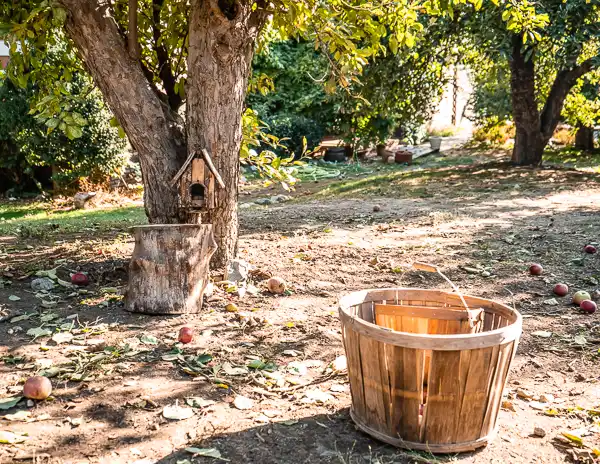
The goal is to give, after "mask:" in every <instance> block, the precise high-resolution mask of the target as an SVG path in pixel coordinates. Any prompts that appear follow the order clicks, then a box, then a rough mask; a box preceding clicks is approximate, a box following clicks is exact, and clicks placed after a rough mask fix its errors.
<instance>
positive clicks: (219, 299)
mask: <svg viewBox="0 0 600 464" xmlns="http://www.w3.org/2000/svg"><path fill="white" fill-rule="evenodd" d="M459 155H462V154H460V153H457V154H454V155H450V158H451V157H452V156H456V157H458V156H459ZM476 161H477V162H476V163H475V164H473V163H472V164H469V165H464V166H463V165H458V166H457V165H449V166H439V165H438V166H433V167H427V166H421V167H419V168H418V169H417V168H416V169H408V170H407V169H404V170H402V171H399V172H398V173H390V172H388V171H386V173H385V174H382V176H379V177H377V173H375V174H374V175H375V177H373V176H371V177H369V178H367V180H365V176H364V175H362V176H359V177H356V178H345V179H342V180H330V181H326V182H319V183H314V182H310V183H305V184H303V185H302V186H301V187H299V188H298V190H297V191H296V192H295V193H294V194H293V196H294V197H295V198H294V199H293V200H292V201H289V202H285V203H278V204H273V205H267V206H250V207H244V208H242V209H241V242H240V256H241V258H243V259H245V260H247V261H249V262H250V263H252V264H253V265H254V266H255V267H256V268H257V269H258V270H260V271H262V273H257V274H256V275H255V277H254V285H255V286H256V287H257V289H258V290H257V292H256V293H255V294H251V293H254V292H252V291H251V292H248V293H246V295H245V296H244V297H243V298H240V297H238V296H236V295H235V294H234V293H227V292H226V291H223V290H222V289H220V288H219V287H218V286H217V287H216V289H215V292H214V293H213V295H212V296H211V297H209V299H208V302H207V304H206V305H205V308H204V310H203V313H202V314H199V315H195V316H186V317H150V316H144V315H136V314H130V313H127V312H126V311H124V309H123V303H122V296H121V295H122V293H123V291H124V288H125V283H126V267H127V257H128V256H129V255H130V253H131V251H132V248H133V243H132V240H131V238H130V237H129V235H127V234H126V233H124V231H121V230H115V231H114V232H112V233H110V234H107V235H102V236H98V235H97V234H94V231H93V225H90V228H91V229H92V230H87V231H85V230H84V231H82V232H81V234H74V235H70V236H66V237H65V236H62V235H61V234H60V231H58V232H57V233H55V234H54V235H52V236H49V237H47V238H45V239H44V240H32V239H27V240H19V239H17V238H16V237H3V238H2V239H0V270H1V271H2V272H3V273H4V277H3V282H4V284H3V286H0V287H1V288H0V309H2V311H3V313H2V314H4V317H3V318H2V322H1V323H0V356H1V357H2V361H3V362H2V364H0V407H1V405H2V399H3V398H12V397H18V396H20V392H21V390H22V386H21V382H22V381H23V380H24V379H25V378H27V377H28V376H30V375H33V374H34V373H35V372H40V371H43V372H44V373H45V374H46V375H48V376H50V377H52V383H53V387H54V391H53V399H52V400H51V401H45V402H38V403H37V404H34V405H29V406H28V405H27V403H26V401H25V400H22V401H21V402H20V403H19V404H18V405H17V406H15V407H13V408H11V409H5V410H0V415H2V417H1V418H0V430H1V431H3V432H6V431H10V432H13V433H14V435H9V436H8V437H9V438H10V439H11V440H13V441H18V442H19V441H20V443H13V444H6V443H5V444H0V463H9V462H11V463H12V462H22V461H25V462H26V461H27V460H29V461H33V462H38V463H88V462H89V463H137V464H142V463H144V464H145V463H160V464H167V463H169V464H171V463H172V464H175V463H177V464H187V463H191V462H195V463H209V462H219V461H220V460H227V461H229V462H232V463H256V464H268V463H273V464H275V463H277V464H300V463H346V464H350V463H357V464H358V463H380V464H387V463H411V462H448V461H451V462H459V463H559V462H565V461H567V462H573V461H576V462H577V461H579V462H591V460H592V459H594V458H593V456H594V452H593V448H594V447H596V446H599V444H600V439H599V433H598V432H599V429H598V425H597V424H596V421H597V415H598V414H600V410H598V409H596V408H599V407H600V384H599V383H598V381H599V378H600V370H599V369H598V361H599V360H598V356H599V355H598V348H599V347H600V319H599V318H600V315H599V314H600V313H596V314H593V315H587V314H582V313H581V312H580V311H579V310H578V309H576V308H575V307H574V306H573V305H571V304H570V299H569V297H565V298H560V297H556V296H555V295H553V294H552V288H553V285H554V284H555V283H557V282H563V283H566V284H568V285H569V286H570V287H571V289H572V291H574V290H587V291H589V292H590V293H592V294H593V296H594V298H595V299H596V300H598V299H599V298H598V297H599V293H598V291H599V289H600V287H599V280H600V255H599V254H595V255H586V254H584V253H583V252H582V249H583V247H584V245H586V244H588V243H594V242H600V176H599V175H597V174H594V173H591V172H578V171H571V170H566V169H548V168H546V169H541V170H529V169H515V168H511V167H510V166H509V165H508V164H506V163H504V162H503V160H502V159H491V158H486V157H483V158H478V159H477V160H476ZM266 194H272V193H271V191H264V190H259V191H254V192H253V193H252V194H250V195H243V196H242V200H243V202H249V201H251V200H253V199H255V198H258V197H261V196H265V195H266ZM375 205H377V206H379V208H380V210H381V211H377V212H375V211H374V206H375ZM376 209H377V208H376ZM415 260H419V261H425V262H429V263H432V264H436V265H438V266H440V267H441V268H442V269H443V270H444V272H445V273H446V274H447V275H448V276H449V277H450V279H451V280H452V281H453V282H454V283H456V284H457V285H459V286H460V288H461V289H462V290H463V291H464V292H465V293H467V294H473V295H478V296H483V297H486V298H491V299H495V300H498V301H501V302H505V303H507V304H510V305H512V304H513V303H514V305H515V306H516V308H517V309H518V310H519V311H520V312H521V313H522V314H523V317H524V331H523V337H522V340H521V343H520V345H519V350H518V353H517V356H516V359H515V361H514V364H513V367H512V370H511V374H510V377H509V382H508V385H507V387H506V390H505V397H506V398H505V399H506V403H505V406H506V407H505V408H503V409H502V410H501V411H500V416H499V428H498V435H497V438H496V439H495V440H494V442H493V443H492V444H491V445H489V446H488V447H486V448H484V449H482V450H480V451H477V452H474V453H466V454H461V455H453V456H432V455H430V454H427V453H412V452H404V451H401V450H398V449H395V448H392V447H389V446H386V445H384V444H382V443H380V442H377V441H375V440H373V439H371V438H369V437H368V436H367V435H365V434H363V433H361V432H359V431H357V430H356V428H355V427H354V425H353V423H352V421H351V420H350V417H349V412H348V411H349V407H350V404H351V398H350V392H349V387H348V381H347V376H346V374H345V372H344V371H343V370H342V371H341V372H340V371H339V370H336V369H335V367H337V364H335V366H332V363H333V362H334V360H336V359H337V358H338V357H339V356H341V355H343V353H344V350H343V346H342V342H341V334H340V322H339V320H338V316H337V301H338V298H339V295H340V294H343V293H347V292H351V291H354V290H359V289H365V288H383V287H393V286H396V285H398V284H399V282H400V279H402V281H401V285H402V286H414V287H423V288H446V287H445V285H444V282H443V281H442V280H441V279H439V278H437V277H436V276H434V275H430V274H424V273H420V272H407V273H406V274H404V273H403V271H406V270H408V269H409V266H410V264H411V263H412V262H413V261H415ZM532 262H538V263H541V264H542V265H543V267H544V273H543V274H542V275H541V276H531V275H529V273H528V266H529V264H530V263H532ZM57 267H58V269H57V272H56V274H57V277H58V278H59V279H62V280H68V277H69V272H71V271H75V270H83V271H85V272H87V273H88V274H89V276H90V279H91V285H90V286H88V287H85V288H81V289H73V288H66V287H63V286H61V285H60V283H58V284H57V285H56V287H55V288H54V289H53V290H51V291H50V293H49V294H43V293H40V292H37V295H36V292H34V291H33V290H32V288H31V282H32V280H33V279H34V278H36V276H35V275H34V274H35V272H37V271H40V270H49V269H53V268H57ZM266 275H275V276H280V277H282V278H283V279H285V280H286V282H288V284H289V290H290V292H289V294H287V295H284V296H272V295H270V294H268V293H267V292H266V291H265V283H264V281H263V280H261V279H262V278H263V277H265V276H266ZM571 293H572V292H571ZM15 297H18V298H20V299H18V300H17V299H16V298H15ZM553 299H554V301H552V300H553ZM230 303H234V304H235V305H236V306H237V310H236V308H233V307H231V306H229V308H228V309H229V310H228V309H227V305H228V304H230ZM230 310H233V311H230ZM19 316H21V317H20V318H19ZM15 317H17V318H18V319H16V320H15ZM184 324H187V325H190V326H192V327H193V328H194V330H195V332H196V337H195V339H194V341H193V342H192V343H191V344H189V345H185V346H183V347H181V346H179V347H178V346H177V345H176V339H175V337H176V332H177V331H178V330H179V328H180V327H181V326H183V325H184ZM32 329H33V330H32ZM45 329H49V331H50V332H52V331H54V333H58V332H60V333H62V334H63V336H62V337H61V336H59V337H56V336H53V337H52V338H50V337H49V336H48V335H49V334H48V333H47V332H45V331H44V330H45ZM28 331H29V333H28ZM36 334H37V335H40V336H39V337H38V338H37V339H35V340H33V338H34V337H35V335H36ZM64 334H67V335H64ZM338 361H339V360H338ZM198 363H200V364H198ZM248 365H250V366H252V367H251V368H247V367H245V366H248ZM517 392H518V394H517ZM240 397H242V399H241V400H240ZM236 398H237V400H236ZM245 398H247V399H250V400H251V401H249V400H247V399H245ZM176 402H177V403H178V405H179V406H186V407H187V405H188V404H192V405H193V406H194V408H192V409H193V415H192V416H191V417H190V418H187V419H183V420H179V421H177V420H169V419H166V418H165V417H163V410H164V408H165V407H167V406H172V405H174V404H176ZM240 406H241V407H242V409H240V408H239V407H240ZM511 409H512V410H511ZM20 411H22V412H20ZM535 427H538V428H540V429H542V430H543V432H544V433H545V436H543V437H540V436H536V435H534V428H535ZM564 433H566V434H567V436H572V438H571V439H569V438H566V437H565V435H563V434H564ZM538 435H543V433H541V432H540V431H538ZM3 439H4V440H6V435H3V434H2V432H0V442H1V441H2V440H3ZM190 448H197V450H196V453H193V452H189V451H186V449H190ZM207 450H211V451H207ZM192 451H193V450H192ZM198 451H200V453H205V454H206V453H208V454H213V455H217V453H218V456H220V459H219V458H215V457H207V456H199V455H197V454H198Z"/></svg>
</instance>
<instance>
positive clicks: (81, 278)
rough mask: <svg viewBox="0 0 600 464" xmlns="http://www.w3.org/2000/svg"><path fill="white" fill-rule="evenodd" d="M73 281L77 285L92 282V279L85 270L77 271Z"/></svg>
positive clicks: (72, 278) (72, 277)
mask: <svg viewBox="0 0 600 464" xmlns="http://www.w3.org/2000/svg"><path fill="white" fill-rule="evenodd" d="M71 283H73V284H75V285H88V284H89V283H90V279H89V278H88V276H87V275H86V274H84V273H83V272H76V273H75V274H73V275H72V276H71Z"/></svg>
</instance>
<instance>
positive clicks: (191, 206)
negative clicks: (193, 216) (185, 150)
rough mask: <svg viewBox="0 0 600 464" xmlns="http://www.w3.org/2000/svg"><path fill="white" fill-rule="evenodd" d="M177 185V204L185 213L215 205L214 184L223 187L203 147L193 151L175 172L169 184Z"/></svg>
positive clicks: (196, 211)
mask: <svg viewBox="0 0 600 464" xmlns="http://www.w3.org/2000/svg"><path fill="white" fill-rule="evenodd" d="M177 184H178V185H179V206H180V208H181V209H183V210H184V211H186V212H187V213H202V212H204V211H207V210H209V209H212V208H214V207H215V204H216V201H215V188H216V186H215V184H218V185H219V187H221V188H225V184H224V183H223V179H221V176H220V175H219V173H218V172H217V170H216V168H215V165H214V164H213V162H212V160H211V158H210V155H209V154H208V152H207V151H206V150H205V149H202V151H200V152H193V153H191V154H190V156H189V157H188V159H187V160H186V161H185V163H183V166H182V167H181V169H180V170H179V172H177V174H176V175H175V177H174V178H173V180H172V181H171V185H172V186H175V185H177Z"/></svg>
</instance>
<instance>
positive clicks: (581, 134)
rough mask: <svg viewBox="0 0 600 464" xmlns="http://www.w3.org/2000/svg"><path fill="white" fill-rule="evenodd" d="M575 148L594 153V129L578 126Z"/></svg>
mask: <svg viewBox="0 0 600 464" xmlns="http://www.w3.org/2000/svg"><path fill="white" fill-rule="evenodd" d="M575 148H577V149H579V150H585V151H592V150H593V149H594V129H593V128H591V127H586V126H582V125H578V126H577V133H576V134H575Z"/></svg>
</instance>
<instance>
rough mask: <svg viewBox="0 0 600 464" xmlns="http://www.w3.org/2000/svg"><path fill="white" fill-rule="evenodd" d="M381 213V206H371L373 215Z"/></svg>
mask: <svg viewBox="0 0 600 464" xmlns="http://www.w3.org/2000/svg"><path fill="white" fill-rule="evenodd" d="M380 211H381V206H379V205H373V212H374V213H378V212H380Z"/></svg>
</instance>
